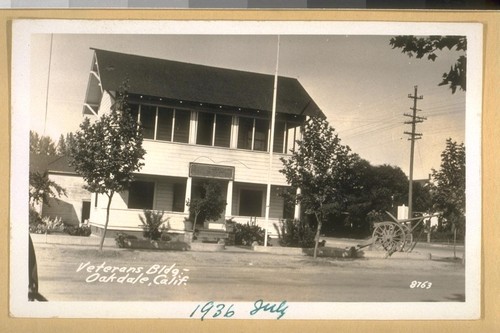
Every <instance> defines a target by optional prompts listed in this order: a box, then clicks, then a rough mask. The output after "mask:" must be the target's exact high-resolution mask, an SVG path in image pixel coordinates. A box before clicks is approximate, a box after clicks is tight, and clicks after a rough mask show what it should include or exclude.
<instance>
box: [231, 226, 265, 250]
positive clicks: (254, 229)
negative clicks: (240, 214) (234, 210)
mask: <svg viewBox="0 0 500 333" xmlns="http://www.w3.org/2000/svg"><path fill="white" fill-rule="evenodd" d="M264 238H265V230H264V229H262V228H261V227H259V226H257V225H250V223H248V222H247V223H246V224H240V223H235V224H234V244H235V245H252V243H253V242H257V243H259V245H263V244H264ZM268 241H269V236H268Z"/></svg>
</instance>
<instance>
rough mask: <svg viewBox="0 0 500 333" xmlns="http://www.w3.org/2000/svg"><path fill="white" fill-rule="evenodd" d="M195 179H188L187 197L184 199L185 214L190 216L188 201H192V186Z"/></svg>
mask: <svg viewBox="0 0 500 333" xmlns="http://www.w3.org/2000/svg"><path fill="white" fill-rule="evenodd" d="M192 182H193V178H191V177H188V178H187V180H186V197H185V198H184V213H186V214H189V206H188V205H187V204H186V203H187V201H188V200H191V184H192Z"/></svg>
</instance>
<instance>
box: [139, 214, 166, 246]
mask: <svg viewBox="0 0 500 333" xmlns="http://www.w3.org/2000/svg"><path fill="white" fill-rule="evenodd" d="M163 214H164V212H163V211H161V212H160V211H156V210H148V209H145V210H144V217H142V216H140V215H139V219H140V220H141V223H142V225H141V227H142V229H143V230H144V232H143V235H144V237H145V238H149V239H151V240H158V239H160V237H161V232H160V227H162V226H163V223H165V222H167V221H168V217H167V218H166V219H164V218H163Z"/></svg>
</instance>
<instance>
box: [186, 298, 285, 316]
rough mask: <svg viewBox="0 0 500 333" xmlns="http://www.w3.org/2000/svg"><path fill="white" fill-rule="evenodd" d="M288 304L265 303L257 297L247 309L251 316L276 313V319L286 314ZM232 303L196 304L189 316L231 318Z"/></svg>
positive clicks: (232, 312) (233, 307)
mask: <svg viewBox="0 0 500 333" xmlns="http://www.w3.org/2000/svg"><path fill="white" fill-rule="evenodd" d="M287 309H288V305H287V303H286V301H283V302H281V303H279V304H278V303H267V302H264V301H263V300H261V299H259V300H258V301H255V302H254V303H253V308H252V309H251V310H250V311H249V314H250V315H251V316H258V315H262V314H264V313H268V314H274V315H276V319H280V318H282V317H283V316H284V315H285V314H286V310H287ZM235 313H236V309H235V305H234V304H224V303H215V302H213V301H210V302H207V303H205V304H198V306H196V308H195V309H194V310H193V312H191V314H190V315H189V318H200V319H201V320H202V321H203V320H204V319H205V317H207V318H231V317H233V316H234V315H235Z"/></svg>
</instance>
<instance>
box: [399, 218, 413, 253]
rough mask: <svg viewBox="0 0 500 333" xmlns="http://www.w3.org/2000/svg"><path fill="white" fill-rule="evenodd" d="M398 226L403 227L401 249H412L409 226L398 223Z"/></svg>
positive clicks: (411, 235) (408, 250) (407, 250)
mask: <svg viewBox="0 0 500 333" xmlns="http://www.w3.org/2000/svg"><path fill="white" fill-rule="evenodd" d="M400 226H401V227H402V228H403V230H404V232H405V236H406V237H405V244H404V246H403V248H402V249H401V251H406V252H411V250H412V244H413V234H412V232H411V228H410V226H408V225H406V224H400Z"/></svg>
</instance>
